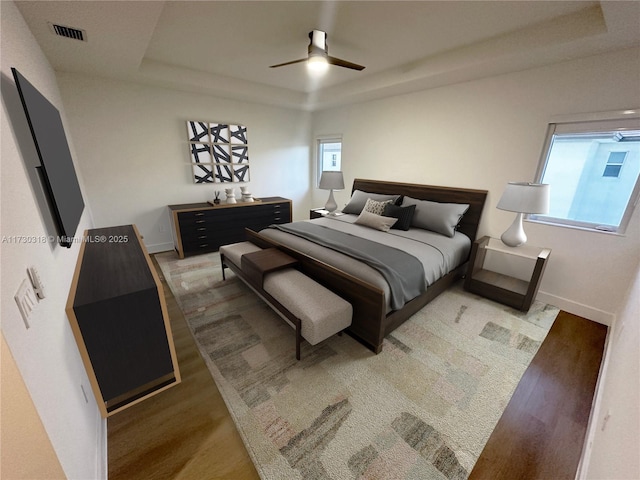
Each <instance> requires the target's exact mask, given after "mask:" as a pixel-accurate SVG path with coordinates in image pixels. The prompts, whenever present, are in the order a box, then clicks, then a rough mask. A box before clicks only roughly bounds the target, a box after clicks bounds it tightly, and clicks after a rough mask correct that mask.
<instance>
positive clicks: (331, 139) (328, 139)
mask: <svg viewBox="0 0 640 480" xmlns="http://www.w3.org/2000/svg"><path fill="white" fill-rule="evenodd" d="M315 143H316V148H315V160H316V169H315V170H316V188H319V187H320V177H322V158H321V155H320V146H321V145H323V144H326V143H339V144H340V165H339V167H340V168H338V170H339V171H342V134H337V133H336V134H332V135H318V136H316V142H315Z"/></svg>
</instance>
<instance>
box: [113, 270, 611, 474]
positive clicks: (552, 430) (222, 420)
mask: <svg viewBox="0 0 640 480" xmlns="http://www.w3.org/2000/svg"><path fill="white" fill-rule="evenodd" d="M154 263H155V260H154ZM156 268H157V264H156ZM157 270H158V272H159V274H160V277H161V278H162V274H161V273H160V269H159V268H157ZM162 280H163V287H164V291H165V298H166V300H167V306H168V309H169V315H170V317H171V327H172V329H173V335H174V341H175V344H176V350H177V355H178V362H179V364H180V370H181V373H182V383H181V384H180V385H178V386H176V387H173V388H170V389H168V390H167V391H165V392H163V393H161V394H159V395H156V396H155V397H152V398H150V399H149V400H146V401H144V402H141V403H139V404H137V405H135V406H133V407H131V408H129V409H127V410H124V411H122V412H120V413H118V414H116V415H114V416H113V417H110V418H109V420H108V450H109V479H110V480H120V479H122V480H125V479H126V480H135V479H145V480H156V479H158V480H159V479H179V480H208V479H211V480H214V479H234V480H243V479H257V478H259V477H258V474H257V472H256V470H255V468H254V466H253V463H252V462H251V459H250V457H249V455H248V454H247V451H246V449H245V447H244V444H243V443H242V439H241V438H240V435H239V434H238V432H237V430H236V428H235V425H234V423H233V420H232V419H231V417H230V415H229V412H228V410H227V407H226V405H225V404H224V401H223V400H222V398H221V396H220V394H219V392H218V389H217V388H216V386H215V383H214V382H213V380H212V378H211V376H210V374H209V371H208V370H207V367H206V365H205V363H204V361H203V360H202V358H201V357H200V354H199V352H198V350H197V348H196V346H195V343H194V341H193V338H192V336H191V332H190V331H189V329H188V326H187V324H186V321H185V319H184V317H183V315H182V312H181V311H180V309H179V308H178V305H177V304H176V301H175V299H174V298H173V295H172V294H171V291H170V289H169V287H168V285H167V284H166V283H165V282H164V279H163V278H162ZM605 336H606V327H605V326H603V325H599V324H596V323H594V322H590V321H588V320H585V319H583V318H580V317H576V316H574V315H571V314H568V313H565V312H561V314H560V315H559V316H558V319H557V320H556V322H555V323H554V325H553V327H552V329H551V331H550V332H549V335H548V336H547V338H546V339H545V341H544V342H543V344H542V346H541V347H540V350H539V351H538V353H537V354H536V356H535V358H534V360H533V362H532V363H531V366H530V367H529V369H527V371H526V372H525V375H524V377H523V379H522V381H521V382H520V384H519V386H518V388H517V389H516V391H515V393H514V395H513V398H512V399H511V402H510V403H509V405H508V406H507V410H506V411H505V413H504V415H503V417H502V419H501V420H500V422H499V423H498V425H497V427H496V429H495V431H494V432H493V434H492V436H491V438H490V439H489V442H488V443H487V446H486V447H485V449H484V451H483V453H482V456H481V457H480V459H479V460H478V463H477V464H476V467H475V468H474V470H473V471H472V473H471V477H470V478H472V479H492V480H500V479H505V480H506V479H509V480H511V479H515V478H517V479H545V480H548V479H554V480H556V479H562V478H574V477H575V473H576V469H577V465H578V461H579V459H580V454H581V450H582V443H583V438H584V435H585V431H586V426H587V422H588V419H589V412H590V408H591V402H592V399H593V394H594V390H595V382H596V379H597V376H598V372H599V368H600V361H601V358H602V353H603V348H604V339H605Z"/></svg>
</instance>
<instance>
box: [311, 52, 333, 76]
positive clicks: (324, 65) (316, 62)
mask: <svg viewBox="0 0 640 480" xmlns="http://www.w3.org/2000/svg"><path fill="white" fill-rule="evenodd" d="M307 68H308V69H309V71H311V72H315V73H324V72H326V71H327V70H328V69H329V62H328V61H327V59H326V57H323V56H321V55H313V56H311V57H309V60H307Z"/></svg>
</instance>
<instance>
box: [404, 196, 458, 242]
mask: <svg viewBox="0 0 640 480" xmlns="http://www.w3.org/2000/svg"><path fill="white" fill-rule="evenodd" d="M409 205H415V206H416V211H415V213H414V215H413V220H412V226H414V227H418V228H424V229H425V230H431V231H432V232H437V233H441V234H443V235H446V236H447V237H453V235H454V234H455V232H456V228H457V227H458V224H459V223H460V220H461V219H462V215H464V214H465V212H466V211H467V210H469V205H468V204H466V203H439V202H430V201H429V200H417V199H415V198H411V197H404V199H403V200H402V206H403V207H406V206H409Z"/></svg>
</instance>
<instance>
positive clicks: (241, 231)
mask: <svg viewBox="0 0 640 480" xmlns="http://www.w3.org/2000/svg"><path fill="white" fill-rule="evenodd" d="M254 200H255V201H254V202H250V203H236V204H232V205H229V204H224V203H222V204H220V205H211V204H210V203H187V204H181V205H169V212H170V216H171V223H172V227H173V228H172V232H173V243H174V247H175V250H176V252H177V253H178V255H179V256H180V258H184V257H185V256H186V255H194V254H199V253H206V252H212V251H215V250H218V248H220V246H222V245H227V244H229V243H235V242H241V241H244V240H245V228H250V229H252V230H261V229H263V228H266V227H268V226H269V225H271V224H274V223H275V224H281V223H288V222H291V215H292V209H293V207H292V202H291V200H289V199H286V198H282V197H263V198H260V199H254Z"/></svg>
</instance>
